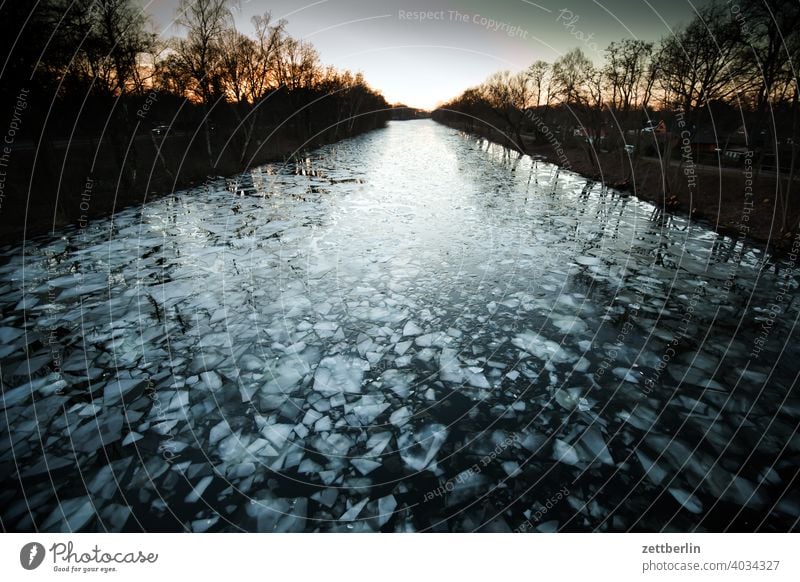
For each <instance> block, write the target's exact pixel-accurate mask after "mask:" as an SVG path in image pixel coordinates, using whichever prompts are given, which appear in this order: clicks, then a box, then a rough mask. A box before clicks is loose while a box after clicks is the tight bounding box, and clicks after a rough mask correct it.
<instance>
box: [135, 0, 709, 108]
mask: <svg viewBox="0 0 800 582" xmlns="http://www.w3.org/2000/svg"><path fill="white" fill-rule="evenodd" d="M707 3H708V2H707V1H706V0H703V1H701V2H698V3H695V4H694V5H692V3H691V2H689V1H688V0H683V1H682V2H679V3H675V4H671V5H670V6H668V7H661V6H659V7H655V6H653V5H651V4H650V3H649V2H643V3H636V4H635V5H631V4H630V3H626V2H625V0H610V1H607V2H597V1H595V0H579V1H575V2H573V3H571V5H570V6H564V5H563V4H561V3H556V2H554V1H553V0H542V1H540V2H530V1H528V0H518V1H515V2H514V1H512V2H505V3H502V4H498V5H495V6H484V5H481V3H479V2H475V1H466V2H463V1H462V2H454V1H452V0H445V1H441V2H436V3H435V4H425V3H423V2H421V0H413V1H408V2H407V1H405V0H403V1H397V0H378V1H377V2H374V3H371V4H370V5H369V6H368V7H364V6H363V5H362V4H358V3H355V2H350V1H337V0H315V1H312V2H310V3H308V4H306V5H304V6H301V7H297V5H296V4H293V3H292V2H291V1H289V0H277V1H273V2H263V1H257V0H252V1H249V0H244V1H241V0H240V1H238V2H233V3H232V5H231V10H232V13H233V15H234V21H235V24H236V27H237V29H238V30H239V31H240V32H243V33H245V34H251V33H252V24H251V22H250V19H251V18H252V17H253V16H255V15H257V14H263V13H264V12H265V11H270V12H271V14H272V17H273V18H274V19H275V20H279V19H281V18H285V19H286V20H287V27H286V28H287V31H288V32H289V33H290V34H291V35H293V36H295V37H296V38H298V39H300V40H307V41H309V42H311V43H312V44H313V45H314V48H315V49H316V50H317V51H318V52H319V55H320V59H321V61H322V62H323V63H324V64H325V65H332V66H334V67H336V68H337V69H349V70H351V71H353V72H354V73H355V72H361V73H362V74H363V75H364V78H365V80H366V81H367V83H368V84H369V85H370V86H371V87H373V88H374V89H375V90H377V91H379V92H380V93H382V94H383V96H384V97H385V98H386V100H387V102H389V103H390V104H403V105H406V106H408V107H412V108H417V109H423V110H426V111H432V110H434V109H436V107H437V106H439V105H441V104H443V103H446V102H447V101H449V100H451V99H454V98H456V97H457V96H458V95H460V94H461V93H462V92H463V91H464V90H466V89H468V88H470V87H473V86H476V85H478V84H480V83H482V82H483V81H484V80H485V79H486V78H487V77H488V76H489V75H491V74H492V73H494V72H496V71H499V70H506V69H507V70H511V71H512V72H517V71H520V70H523V69H525V68H526V67H528V66H529V65H530V64H531V63H533V62H534V61H536V60H544V61H547V62H552V61H554V60H555V59H557V58H558V57H560V56H561V55H563V54H564V53H566V52H567V51H569V50H570V49H573V48H575V47H580V48H582V49H583V51H584V53H585V54H586V55H587V56H588V57H589V58H590V59H591V60H592V61H594V62H595V64H599V63H600V62H601V61H602V59H603V56H604V50H605V48H606V47H607V46H608V44H609V43H610V42H612V41H616V40H620V39H622V38H634V39H641V40H646V41H657V40H659V39H660V38H661V37H663V36H665V35H668V34H669V33H670V31H671V30H672V29H674V28H675V27H676V26H678V25H680V24H683V23H686V22H688V21H689V20H690V19H691V18H692V17H693V16H694V10H695V9H697V8H700V7H701V6H703V5H705V4H707ZM140 4H141V5H142V7H143V9H144V10H145V12H146V13H147V14H148V15H149V16H150V18H151V20H152V23H153V27H154V29H155V31H156V33H157V34H158V35H159V37H161V38H169V37H172V36H180V35H182V34H183V30H182V28H181V27H180V26H179V25H177V24H176V23H175V13H176V10H177V8H178V4H179V0H166V1H160V2H158V3H156V2H155V1H154V0H150V1H146V0H141V1H140ZM421 11H423V12H424V16H422V15H420V14H419V12H421ZM444 73H446V74H444Z"/></svg>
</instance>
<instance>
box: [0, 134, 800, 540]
mask: <svg viewBox="0 0 800 582" xmlns="http://www.w3.org/2000/svg"><path fill="white" fill-rule="evenodd" d="M0 269H2V281H3V283H2V288H0V293H2V295H0V305H2V309H3V322H2V327H0V338H2V347H0V357H1V358H2V378H3V390H4V398H3V401H2V407H3V409H4V410H3V415H2V417H0V423H2V428H3V431H2V437H1V439H0V463H2V466H3V467H4V471H3V475H4V479H5V481H4V485H3V489H2V493H0V507H2V508H3V509H2V519H3V524H4V527H5V528H6V529H23V530H24V529H34V528H38V529H40V530H60V529H61V530H69V529H73V530H75V529H85V530H99V531H104V530H109V531H118V530H129V531H139V530H142V529H147V530H162V531H163V530H167V531H171V530H181V529H187V530H193V531H206V530H249V531H253V530H258V531H377V530H383V531H422V530H425V531H431V530H433V531H472V530H477V529H482V530H484V531H509V530H515V529H516V530H522V531H555V530H564V531H592V530H600V531H624V530H659V531H660V530H677V531H690V530H695V529H697V530H700V531H702V530H722V529H726V528H728V529H731V530H744V531H752V530H759V529H760V530H768V531H772V530H778V531H786V530H788V529H792V528H796V523H797V519H798V516H800V498H798V494H797V492H796V487H795V486H794V485H793V483H794V482H795V477H796V474H797V459H798V453H799V452H800V438H798V436H797V432H796V430H797V423H798V419H800V406H799V405H798V399H797V395H796V392H794V393H792V391H791V389H792V387H793V386H794V385H795V383H796V377H797V373H798V370H799V369H800V366H798V363H797V359H796V353H795V350H794V349H793V346H794V341H795V338H793V337H792V334H793V333H794V332H793V330H794V323H795V321H796V318H797V316H798V313H799V312H798V306H797V302H796V301H795V297H796V289H797V280H796V278H795V276H794V271H793V265H792V264H789V263H787V261H782V260H773V259H772V258H771V257H769V256H768V255H765V254H764V253H763V252H762V250H760V249H759V248H757V247H754V246H752V245H750V244H748V243H747V242H743V241H737V240H732V239H730V238H724V237H720V236H718V235H716V234H715V233H714V232H712V231H710V230H708V229H706V228H704V227H702V226H698V225H696V224H690V223H689V222H688V221H687V220H686V219H683V218H679V217H674V216H670V215H664V214H661V213H659V212H657V211H655V210H654V208H653V207H652V206H651V205H649V204H646V203H643V202H639V201H637V200H636V199H634V198H629V197H624V196H620V195H619V194H618V193H616V192H614V191H609V190H607V189H605V188H604V187H603V186H602V185H601V184H597V183H592V182H587V181H586V180H585V179H584V178H581V177H579V176H577V175H575V174H572V173H569V172H564V171H559V170H558V169H557V168H556V167H554V166H552V165H549V164H545V163H542V162H540V161H535V160H532V159H530V158H528V157H519V156H517V155H516V154H510V153H509V152H507V151H504V150H503V149H502V148H499V147H497V146H492V145H489V144H487V143H486V142H485V141H480V140H476V139H474V138H470V137H466V136H463V135H459V134H458V133H457V132H455V131H453V130H451V129H448V128H445V127H442V126H438V125H436V124H435V123H433V122H431V121H414V122H400V123H392V124H390V126H389V127H388V128H387V129H385V130H380V131H376V132H373V133H370V134H368V135H365V136H362V137H359V138H357V139H353V140H349V141H347V142H343V143H340V144H337V145H332V146H327V147H324V148H322V149H320V150H317V151H315V152H313V153H312V154H309V155H308V157H307V158H305V159H303V160H300V161H298V162H296V163H291V164H287V165H285V166H268V167H262V168H258V169H256V170H254V171H252V172H249V173H247V174H245V175H242V176H240V177H238V178H236V179H229V180H219V181H211V182H209V183H208V184H207V185H206V186H204V187H203V188H199V189H195V190H189V191H186V192H181V193H178V194H176V195H174V196H170V197H167V198H163V199H161V200H158V201H155V202H153V203H150V204H148V205H147V206H146V207H144V208H141V209H130V210H127V211H124V212H121V213H119V214H117V215H116V216H115V217H114V219H113V221H112V220H106V221H101V222H97V223H93V224H91V225H90V226H89V227H88V228H86V229H75V228H73V229H68V230H65V231H63V232H62V233H59V236H58V237H57V238H54V239H50V240H46V241H36V242H29V243H27V244H26V245H25V246H24V247H21V248H20V247H18V248H11V249H5V250H4V251H3V266H2V267H0ZM23 491H24V495H23Z"/></svg>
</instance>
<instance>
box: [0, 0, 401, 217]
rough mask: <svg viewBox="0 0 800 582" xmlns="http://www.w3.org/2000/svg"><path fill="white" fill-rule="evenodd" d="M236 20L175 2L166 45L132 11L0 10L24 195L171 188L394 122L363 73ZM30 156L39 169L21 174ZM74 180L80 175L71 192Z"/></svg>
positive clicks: (113, 1) (281, 34)
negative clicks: (99, 184) (85, 187)
mask: <svg viewBox="0 0 800 582" xmlns="http://www.w3.org/2000/svg"><path fill="white" fill-rule="evenodd" d="M233 9H234V6H233V5H232V4H231V2H230V0H181V2H180V5H179V6H178V8H177V10H176V14H175V22H176V23H177V25H178V26H179V27H180V29H181V34H180V35H179V36H176V37H174V38H162V37H160V36H159V35H158V34H157V33H156V32H155V29H154V26H153V24H152V22H150V20H149V19H148V16H147V15H146V14H145V13H144V12H143V10H142V8H141V6H140V5H139V4H138V3H137V2H135V0H39V1H38V2H35V3H28V2H6V3H4V4H3V6H2V7H0V16H1V17H0V31H2V34H0V42H1V43H3V44H4V49H5V50H4V51H3V54H4V55H6V57H7V58H6V61H5V63H4V64H3V65H2V70H0V79H2V81H3V82H2V87H1V88H0V100H1V101H2V105H3V107H2V112H3V114H4V115H6V116H7V117H8V119H9V120H10V117H11V112H12V111H13V110H14V104H15V103H16V102H17V101H18V99H19V96H20V91H24V92H25V93H24V95H25V96H26V99H27V101H26V111H25V114H24V117H23V118H22V121H21V123H20V124H18V125H19V126H20V128H21V129H20V131H19V132H18V134H17V135H15V139H14V142H15V143H14V144H13V145H12V146H11V147H12V148H14V149H15V150H17V151H18V152H19V153H17V151H15V152H14V157H15V158H16V163H15V167H16V169H17V170H18V171H17V174H20V175H19V176H18V178H20V181H21V182H24V180H22V178H23V177H25V173H26V172H28V171H30V172H33V173H34V174H37V177H35V178H34V181H39V182H40V185H41V186H42V187H44V188H56V189H62V190H67V191H72V190H74V189H75V188H74V186H75V185H79V184H80V183H82V182H83V181H84V179H85V175H86V174H98V173H100V174H102V173H103V171H105V174H106V178H107V179H108V180H109V181H110V183H113V184H114V186H115V188H117V190H119V191H123V192H124V191H130V190H135V189H137V188H139V189H141V188H148V187H149V184H143V183H142V174H143V173H144V174H148V175H151V178H153V174H155V179H160V178H164V179H165V184H166V183H167V182H170V181H171V182H172V183H173V184H180V183H185V182H186V181H187V180H190V181H191V180H197V179H201V178H202V177H203V176H205V175H209V174H215V173H216V174H221V173H225V172H234V171H238V170H241V169H243V168H245V167H247V166H248V165H251V164H253V163H257V162H259V161H263V160H264V159H265V158H268V157H277V156H278V155H280V154H284V155H288V154H289V153H291V152H292V151H293V150H294V149H295V148H296V147H299V148H302V147H303V146H304V145H306V144H307V145H317V144H319V143H325V142H330V141H334V140H337V139H340V138H342V137H346V136H350V135H355V134H357V133H359V132H363V131H366V130H369V129H372V128H375V127H380V126H382V125H383V124H384V123H385V122H386V121H387V120H388V119H389V118H390V112H389V111H387V108H388V105H387V103H386V101H385V100H384V98H383V97H382V96H381V95H380V94H379V93H378V92H377V91H375V90H373V89H372V88H370V87H369V85H368V84H367V82H366V81H365V80H364V78H363V76H362V75H361V74H360V73H353V72H350V71H341V70H337V69H335V68H333V67H330V66H325V65H323V64H322V63H321V61H320V57H319V55H318V53H317V51H316V50H315V48H314V47H313V45H312V44H311V43H309V42H307V41H304V40H301V39H297V38H294V37H293V36H292V35H290V34H289V33H288V32H287V23H286V21H285V20H275V19H274V18H273V17H272V16H271V15H270V13H269V12H267V13H265V14H263V15H260V16H256V17H254V18H253V19H252V21H251V30H250V31H249V32H248V33H245V32H244V31H242V30H239V29H237V26H236V23H235V20H234V14H233ZM86 144H90V146H91V147H92V148H93V149H92V151H91V152H87V149H86V147H85V146H86ZM31 149H35V150H36V151H38V152H39V160H38V162H37V167H36V168H32V167H26V166H25V164H24V163H23V160H24V159H25V158H26V154H25V152H26V151H28V150H31ZM70 152H72V153H70ZM187 152H190V155H186V154H187ZM87 153H88V155H87ZM87 157H88V158H90V159H92V161H93V163H92V164H91V167H87V164H86V161H85V160H86V158H87ZM71 158H74V159H71ZM173 158H179V159H182V160H183V162H182V164H180V165H176V164H175V163H173V161H174V160H173ZM76 164H77V165H78V166H81V169H80V172H76V170H75V165H76ZM70 172H75V173H80V174H83V175H81V176H75V180H74V184H73V185H72V186H73V187H70V186H68V185H65V183H64V182H65V180H66V181H69V178H70V176H69V173H70ZM65 173H66V176H65ZM48 175H49V177H50V182H51V183H49V184H48V183H46V182H47V179H46V178H47V176H48ZM100 178H101V179H102V176H100ZM55 180H57V183H55V182H54V181H55ZM24 185H27V184H24ZM57 210H58V211H59V212H63V213H65V214H66V215H70V214H71V213H70V212H69V209H68V208H65V207H64V205H63V204H60V205H59V208H58V209H57Z"/></svg>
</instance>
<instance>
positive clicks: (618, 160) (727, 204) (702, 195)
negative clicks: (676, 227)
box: [437, 120, 800, 249]
mask: <svg viewBox="0 0 800 582" xmlns="http://www.w3.org/2000/svg"><path fill="white" fill-rule="evenodd" d="M437 121H438V122H439V123H442V124H443V125H446V126H448V127H452V128H454V129H458V130H460V131H464V132H466V133H469V134H471V135H476V136H479V137H483V138H485V139H488V140H490V141H492V142H494V143H498V144H500V145H507V146H509V147H513V148H514V149H519V148H518V147H516V146H517V144H512V143H510V141H509V139H508V137H507V136H505V135H503V134H501V133H500V132H498V131H495V130H492V129H490V128H486V127H482V126H475V125H474V124H467V123H457V122H450V121H443V120H437ZM529 138H530V139H529ZM523 140H524V143H523V144H521V145H522V149H524V153H526V154H528V155H530V156H533V157H536V158H539V159H543V160H545V161H547V162H550V163H552V164H556V165H558V166H561V167H564V168H566V169H569V170H571V171H573V172H576V173H578V174H581V175H582V176H585V177H586V178H590V179H593V180H597V181H601V182H603V183H604V184H607V185H608V186H609V187H613V188H616V189H619V190H622V191H625V192H629V193H630V194H631V195H634V196H636V197H637V198H640V199H642V200H646V201H648V202H652V203H653V204H656V205H657V206H660V207H661V208H663V209H664V210H667V211H669V212H674V213H679V214H683V215H688V216H691V217H692V218H693V219H696V220H699V221H703V222H704V223H705V224H706V225H707V226H709V227H710V228H712V229H714V230H715V231H717V232H720V233H723V234H728V235H732V236H744V237H748V238H751V239H753V240H756V241H759V242H762V243H767V244H769V245H771V246H773V247H775V248H778V249H784V248H788V246H790V243H791V240H792V239H793V238H794V236H795V232H796V231H797V225H798V221H800V209H799V208H797V205H795V206H796V208H795V209H793V211H792V212H790V214H789V217H788V220H787V224H789V225H795V226H794V228H789V229H787V231H785V232H781V228H780V226H781V217H780V208H777V209H776V199H777V197H776V191H777V186H778V185H777V183H776V179H775V176H774V175H773V176H769V175H761V176H759V177H757V178H754V177H752V176H747V175H745V171H744V169H737V168H728V167H723V168H711V167H708V166H699V165H695V166H691V168H690V167H688V166H687V165H685V164H684V165H683V166H681V165H679V164H678V162H677V160H674V161H673V163H672V164H671V165H670V166H668V167H667V165H666V163H664V162H662V161H661V160H658V159H648V158H645V157H640V158H638V159H636V157H635V156H629V155H628V154H627V153H626V152H624V151H623V152H601V151H598V150H594V149H592V148H591V147H590V146H587V148H586V149H583V148H580V147H568V146H565V147H562V146H561V144H560V143H554V144H550V143H544V144H543V143H541V142H535V141H534V140H533V138H532V136H523ZM751 178H752V180H751ZM748 180H751V182H752V183H751V184H748ZM783 182H784V186H785V182H786V181H785V180H783ZM794 187H795V189H797V188H800V184H795V186H794Z"/></svg>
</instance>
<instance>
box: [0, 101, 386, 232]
mask: <svg viewBox="0 0 800 582" xmlns="http://www.w3.org/2000/svg"><path fill="white" fill-rule="evenodd" d="M388 117H389V115H388V113H387V114H385V115H381V116H377V115H376V116H375V118H374V120H373V121H372V122H371V123H369V124H367V123H364V122H365V121H366V120H362V121H363V122H362V124H361V125H354V126H352V127H349V128H345V127H343V126H341V127H338V128H337V127H335V126H334V127H332V128H331V127H328V128H327V129H326V128H323V129H319V130H317V129H315V130H314V131H297V130H296V129H294V128H292V127H279V128H278V129H276V130H274V132H273V133H270V132H265V133H264V136H265V137H264V138H263V141H262V140H255V139H254V140H253V143H252V144H251V145H250V147H249V148H247V151H246V153H245V154H242V149H241V145H240V144H239V143H237V142H236V141H234V140H232V139H231V136H229V135H227V134H226V133H225V132H223V131H222V130H217V131H216V132H215V133H214V134H213V135H212V140H211V141H212V143H211V152H212V155H211V160H210V161H209V155H208V146H207V143H206V141H205V138H204V135H203V133H202V132H201V131H198V132H188V131H172V132H171V131H169V130H167V131H165V132H164V133H163V134H158V135H156V134H155V133H153V132H146V133H142V134H139V135H136V136H135V137H134V138H133V139H131V140H128V142H127V143H123V144H120V142H119V140H118V139H116V138H117V136H113V135H110V136H109V137H108V138H106V139H104V140H99V139H91V138H88V139H72V140H64V141H63V142H62V141H57V140H49V141H47V142H46V143H42V144H33V143H31V144H29V145H28V144H22V145H21V147H18V148H16V149H14V150H12V152H11V156H10V158H11V162H12V163H11V164H10V165H9V168H8V170H7V174H6V175H5V176H4V196H3V198H2V205H0V244H13V243H18V242H21V241H22V240H25V239H30V238H32V237H36V236H40V235H45V234H47V233H49V232H52V231H54V230H57V229H59V228H62V227H64V226H68V225H70V224H74V225H79V226H80V225H85V224H86V222H87V221H90V220H93V219H97V218H103V217H107V216H111V215H113V214H114V213H115V212H119V211H120V210H122V209H124V208H127V207H130V206H136V205H141V204H143V203H145V202H147V201H150V200H153V199H156V198H159V197H161V196H164V195H166V194H170V193H172V192H175V191H177V190H182V189H185V188H189V187H192V186H196V185H198V184H202V183H204V182H206V181H207V180H209V179H210V178H218V177H228V176H233V175H236V174H238V173H241V172H243V171H246V170H247V169H249V168H253V167H257V166H260V165H263V164H267V163H274V162H278V163H282V162H286V161H289V160H291V159H292V158H294V157H296V156H297V155H298V154H301V153H302V152H304V151H307V150H310V149H314V148H317V147H320V146H323V145H326V144H330V143H335V142H338V141H342V140H344V139H348V138H351V137H355V136H357V135H360V134H362V133H366V132H368V131H372V130H373V129H379V128H381V127H385V125H386V122H387V120H388ZM267 136H269V137H267Z"/></svg>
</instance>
